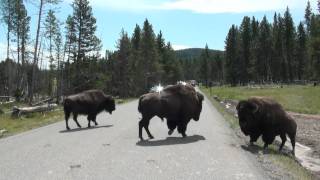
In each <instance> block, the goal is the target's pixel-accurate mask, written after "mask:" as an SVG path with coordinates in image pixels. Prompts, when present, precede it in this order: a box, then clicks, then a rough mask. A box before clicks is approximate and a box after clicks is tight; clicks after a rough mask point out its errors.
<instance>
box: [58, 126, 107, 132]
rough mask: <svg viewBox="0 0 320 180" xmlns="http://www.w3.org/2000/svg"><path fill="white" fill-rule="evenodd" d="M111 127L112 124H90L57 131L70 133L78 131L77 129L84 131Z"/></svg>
mask: <svg viewBox="0 0 320 180" xmlns="http://www.w3.org/2000/svg"><path fill="white" fill-rule="evenodd" d="M109 127H113V125H105V126H91V127H86V128H76V129H70V130H61V131H59V133H72V132H78V131H86V130H93V129H99V128H109Z"/></svg>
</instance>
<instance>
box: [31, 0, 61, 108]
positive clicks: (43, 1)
mask: <svg viewBox="0 0 320 180" xmlns="http://www.w3.org/2000/svg"><path fill="white" fill-rule="evenodd" d="M39 1H40V2H39V11H38V21H37V30H36V40H35V45H34V52H33V62H32V81H31V88H30V91H29V104H31V103H32V101H33V93H34V89H35V83H36V82H35V81H36V77H35V76H36V69H37V65H38V58H39V56H38V55H39V54H40V53H39V52H38V50H39V49H40V48H39V47H38V45H39V35H40V27H41V19H42V15H43V9H44V7H45V5H46V4H58V3H59V2H60V0H39Z"/></svg>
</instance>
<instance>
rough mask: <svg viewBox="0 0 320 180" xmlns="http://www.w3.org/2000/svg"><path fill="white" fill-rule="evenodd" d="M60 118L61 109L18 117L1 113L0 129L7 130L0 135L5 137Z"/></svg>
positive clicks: (61, 118) (61, 117)
mask: <svg viewBox="0 0 320 180" xmlns="http://www.w3.org/2000/svg"><path fill="white" fill-rule="evenodd" d="M62 120H63V111H62V110H61V109H57V110H55V111H51V112H46V113H31V114H28V115H25V116H21V117H19V118H13V117H11V114H2V115H0V130H2V129H5V130H7V131H8V132H7V133H5V134H4V135H3V136H2V137H6V136H11V135H14V134H18V133H21V132H24V131H27V130H30V129H34V128H38V127H41V126H45V125H48V124H52V123H55V122H58V121H62ZM2 137H1V136H0V138H2Z"/></svg>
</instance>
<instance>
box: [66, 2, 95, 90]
mask: <svg viewBox="0 0 320 180" xmlns="http://www.w3.org/2000/svg"><path fill="white" fill-rule="evenodd" d="M72 8H73V16H72V20H73V23H74V27H75V31H76V41H77V55H76V74H75V75H76V79H75V81H74V84H75V85H78V86H79V84H81V82H80V81H81V79H82V77H81V76H83V74H82V75H80V69H82V68H84V67H86V66H85V64H84V61H87V60H86V59H85V58H89V56H91V57H95V56H96V52H98V51H99V50H100V49H101V45H100V44H101V42H100V40H99V38H97V37H96V35H95V32H96V29H97V25H96V19H95V18H94V17H93V14H92V8H91V6H90V5H89V1H88V0H74V2H73V3H72ZM81 65H82V66H81ZM79 90H80V89H79Z"/></svg>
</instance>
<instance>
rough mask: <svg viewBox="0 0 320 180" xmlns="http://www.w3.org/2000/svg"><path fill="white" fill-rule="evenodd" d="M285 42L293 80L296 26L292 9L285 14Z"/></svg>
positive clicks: (289, 72) (290, 74)
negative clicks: (291, 12)
mask: <svg viewBox="0 0 320 180" xmlns="http://www.w3.org/2000/svg"><path fill="white" fill-rule="evenodd" d="M284 28H285V30H284V42H285V48H284V50H285V59H286V61H287V63H288V74H289V80H290V81H291V82H292V81H293V79H294V69H293V68H294V63H295V62H294V58H293V54H294V40H295V28H294V24H293V20H292V17H291V14H290V10H289V8H288V7H287V10H286V12H285V14H284Z"/></svg>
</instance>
